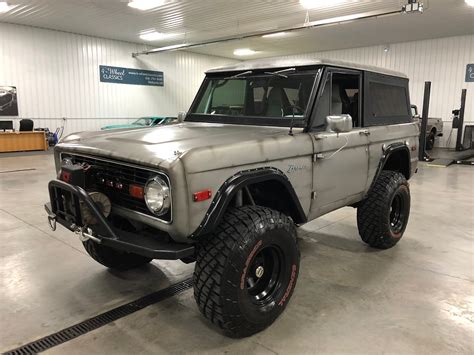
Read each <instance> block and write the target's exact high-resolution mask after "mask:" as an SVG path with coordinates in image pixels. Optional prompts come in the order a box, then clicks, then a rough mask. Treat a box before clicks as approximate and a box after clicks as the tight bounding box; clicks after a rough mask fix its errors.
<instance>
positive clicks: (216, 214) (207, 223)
mask: <svg viewBox="0 0 474 355" xmlns="http://www.w3.org/2000/svg"><path fill="white" fill-rule="evenodd" d="M270 180H276V181H278V182H280V183H282V184H283V186H284V187H285V188H286V190H287V192H288V193H289V195H290V197H291V199H292V200H293V203H294V205H295V206H296V211H295V214H296V216H297V220H296V221H295V222H296V223H304V222H306V221H307V219H306V214H305V213H304V210H303V207H301V204H300V201H299V199H298V196H297V195H296V192H295V190H294V188H293V186H292V185H291V182H290V180H289V179H288V177H287V176H286V175H285V174H284V173H283V172H282V171H281V170H279V169H276V168H271V167H268V168H258V169H251V170H243V171H240V172H238V173H237V174H235V175H233V176H232V177H230V178H229V179H227V180H226V181H225V182H224V183H223V184H222V186H221V187H220V188H219V190H218V191H217V193H216V194H215V197H214V199H213V200H212V202H211V206H210V207H209V209H208V211H207V213H206V215H205V216H204V219H203V221H202V222H201V224H200V225H199V227H198V228H197V229H196V230H195V231H194V233H193V234H192V235H191V236H190V237H191V238H198V237H200V236H203V235H206V234H209V233H212V232H213V231H214V230H215V228H216V227H217V226H218V225H219V223H220V222H221V220H222V218H223V217H224V214H225V211H226V210H227V207H228V206H229V204H230V202H231V201H232V199H233V198H234V196H235V195H236V193H237V192H238V191H239V190H241V189H242V188H243V187H245V186H248V185H251V184H255V183H259V182H264V181H270Z"/></svg>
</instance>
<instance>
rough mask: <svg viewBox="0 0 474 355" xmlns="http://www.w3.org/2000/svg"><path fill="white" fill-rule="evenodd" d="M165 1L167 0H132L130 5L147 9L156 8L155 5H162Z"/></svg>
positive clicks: (139, 8) (143, 9)
mask: <svg viewBox="0 0 474 355" xmlns="http://www.w3.org/2000/svg"><path fill="white" fill-rule="evenodd" d="M164 3H165V0H131V1H129V3H128V6H130V7H133V8H134V9H138V10H142V11H146V10H151V9H154V8H155V7H160V6H161V5H163V4H164Z"/></svg>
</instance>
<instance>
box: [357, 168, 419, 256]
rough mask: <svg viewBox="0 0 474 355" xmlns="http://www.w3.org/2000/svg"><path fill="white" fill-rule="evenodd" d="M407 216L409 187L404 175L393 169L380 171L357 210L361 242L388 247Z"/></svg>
mask: <svg viewBox="0 0 474 355" xmlns="http://www.w3.org/2000/svg"><path fill="white" fill-rule="evenodd" d="M409 215H410V189H409V186H408V182H407V180H406V179H405V177H404V176H403V175H402V174H401V173H398V172H395V171H382V173H381V174H380V176H379V177H378V179H377V181H376V182H375V184H374V186H373V187H372V189H371V191H370V192H369V195H368V197H367V199H365V200H364V201H362V202H361V204H360V205H359V207H358V209H357V225H358V228H359V234H360V236H361V238H362V240H363V241H364V242H366V243H367V244H369V245H370V246H371V247H374V248H379V249H388V248H391V247H393V246H394V245H395V244H397V243H398V242H399V241H400V239H401V238H402V236H403V233H404V232H405V229H406V226H407V224H408V218H409Z"/></svg>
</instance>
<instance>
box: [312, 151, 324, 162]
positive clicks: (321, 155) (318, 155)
mask: <svg viewBox="0 0 474 355" xmlns="http://www.w3.org/2000/svg"><path fill="white" fill-rule="evenodd" d="M322 159H324V154H322V153H317V154H314V155H313V163H316V161H318V160H322Z"/></svg>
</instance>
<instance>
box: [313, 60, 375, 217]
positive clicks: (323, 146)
mask: <svg viewBox="0 0 474 355" xmlns="http://www.w3.org/2000/svg"><path fill="white" fill-rule="evenodd" d="M322 83H323V84H322V85H323V86H322V87H321V89H320V90H319V94H318V97H317V100H316V107H315V109H314V110H313V117H312V129H311V131H310V135H311V138H312V141H313V147H314V158H313V194H312V202H311V209H310V218H311V219H312V218H316V217H318V216H321V215H323V214H325V213H328V212H330V211H333V210H335V209H338V208H340V207H343V206H346V205H348V204H351V203H355V202H357V201H359V200H360V199H361V198H362V197H363V196H364V194H365V192H366V187H367V180H368V170H369V169H368V168H369V149H368V148H369V139H368V135H369V131H368V130H366V129H364V128H363V127H361V119H360V118H361V117H362V114H361V113H362V110H361V107H362V106H361V102H362V95H361V94H362V73H361V72H358V71H351V70H342V69H327V70H326V73H325V74H324V79H323V81H322ZM342 114H349V115H351V117H352V120H353V129H352V131H350V132H347V133H340V134H336V133H333V132H328V131H327V123H326V117H327V116H329V115H342Z"/></svg>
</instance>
